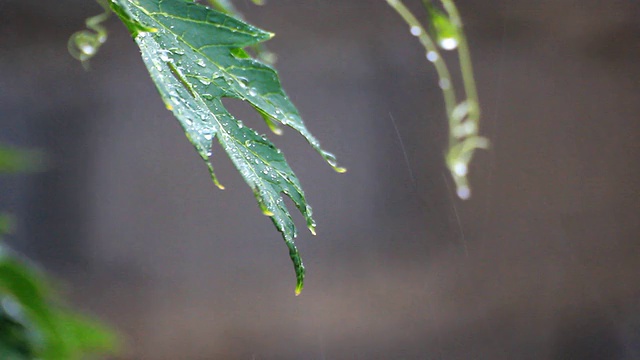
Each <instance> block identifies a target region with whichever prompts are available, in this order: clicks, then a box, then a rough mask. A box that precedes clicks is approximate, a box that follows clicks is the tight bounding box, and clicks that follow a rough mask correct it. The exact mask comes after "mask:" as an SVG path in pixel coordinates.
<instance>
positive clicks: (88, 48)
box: [80, 42, 98, 55]
mask: <svg viewBox="0 0 640 360" xmlns="http://www.w3.org/2000/svg"><path fill="white" fill-rule="evenodd" d="M80 51H82V53H83V54H85V55H95V53H96V52H97V51H98V48H97V47H96V46H94V45H93V44H90V43H88V42H85V43H82V44H80Z"/></svg>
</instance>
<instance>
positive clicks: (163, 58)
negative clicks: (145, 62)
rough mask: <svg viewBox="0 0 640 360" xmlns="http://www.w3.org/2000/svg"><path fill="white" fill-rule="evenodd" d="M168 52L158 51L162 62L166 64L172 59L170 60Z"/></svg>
mask: <svg viewBox="0 0 640 360" xmlns="http://www.w3.org/2000/svg"><path fill="white" fill-rule="evenodd" d="M167 53H168V51H167V50H160V51H158V55H159V56H160V60H162V61H164V62H168V61H170V60H171V59H170V58H169V55H167Z"/></svg>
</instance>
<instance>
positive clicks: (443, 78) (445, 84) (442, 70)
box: [386, 0, 458, 118]
mask: <svg viewBox="0 0 640 360" xmlns="http://www.w3.org/2000/svg"><path fill="white" fill-rule="evenodd" d="M386 1H387V3H388V4H389V6H391V7H392V8H393V9H394V10H395V11H396V12H397V13H398V14H399V15H400V16H401V17H402V19H403V20H404V21H405V22H406V23H407V25H409V28H410V29H411V33H412V34H413V35H414V36H417V37H418V40H419V41H420V43H421V44H422V46H424V48H425V50H426V54H433V55H434V59H435V60H434V61H432V62H433V65H434V67H435V68H436V72H437V73H438V78H439V84H440V88H441V89H442V95H443V96H444V103H445V107H446V110H447V117H448V118H451V115H452V113H453V109H454V108H455V106H456V104H457V103H458V100H457V99H456V92H455V89H454V86H453V81H452V79H451V73H450V72H449V68H448V67H447V64H446V63H445V62H444V60H443V58H442V55H441V54H440V50H439V49H438V46H437V45H436V43H435V42H434V41H433V39H432V38H431V36H430V35H429V33H428V32H426V31H425V29H424V27H423V26H422V24H420V22H419V21H418V19H416V17H415V16H414V15H413V14H412V13H411V11H410V10H409V9H408V8H407V7H406V6H405V5H404V3H403V2H402V1H401V0H386ZM415 29H417V30H415Z"/></svg>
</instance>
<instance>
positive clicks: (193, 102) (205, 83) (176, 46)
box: [112, 0, 345, 293]
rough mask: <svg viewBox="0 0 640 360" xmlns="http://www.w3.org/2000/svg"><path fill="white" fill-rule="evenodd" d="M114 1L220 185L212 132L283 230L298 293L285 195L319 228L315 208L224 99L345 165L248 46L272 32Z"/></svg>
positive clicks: (213, 14)
mask: <svg viewBox="0 0 640 360" xmlns="http://www.w3.org/2000/svg"><path fill="white" fill-rule="evenodd" d="M112 8H113V10H114V12H115V13H116V14H118V16H119V17H120V18H121V19H122V20H123V22H124V23H125V24H126V25H127V27H128V28H129V29H130V31H131V33H132V35H133V37H134V38H135V41H136V43H137V44H138V46H139V47H140V50H141V52H142V58H143V60H144V63H145V65H146V66H147V69H148V70H149V73H150V74H151V78H152V79H153V81H154V82H155V84H156V86H157V88H158V90H159V92H160V95H161V96H162V99H163V100H164V102H165V104H166V106H167V108H168V109H169V110H171V111H173V114H174V115H175V116H176V118H178V120H179V122H180V124H181V125H182V127H183V128H184V130H185V133H186V135H187V137H188V138H189V140H190V141H191V143H192V144H193V146H194V147H195V148H196V150H197V151H198V153H199V154H200V157H202V159H203V160H204V161H205V162H206V164H207V166H208V168H209V170H210V173H211V176H212V178H213V181H214V182H215V183H216V185H218V186H219V187H222V185H221V184H220V183H219V182H218V180H217V178H216V176H215V174H214V172H213V166H212V165H211V162H210V156H211V151H212V148H211V146H212V144H211V142H212V139H214V138H216V139H217V140H218V142H219V143H220V145H221V146H222V149H224V151H225V152H226V153H227V155H228V156H229V157H230V158H231V161H232V162H233V164H234V165H235V167H236V168H237V169H238V171H239V172H240V174H241V175H242V177H243V178H244V180H245V181H246V182H247V184H248V185H249V186H250V187H251V189H252V190H253V192H254V194H255V196H256V199H257V201H258V204H259V205H260V208H261V209H262V211H263V213H264V214H265V215H268V216H270V217H271V220H272V221H273V223H274V224H275V226H276V228H277V229H278V231H280V232H281V233H282V235H283V238H284V240H285V242H286V244H287V246H288V248H289V254H290V257H291V259H292V261H293V263H294V267H295V270H296V277H297V286H296V293H299V292H300V290H301V289H302V287H303V283H304V266H303V265H302V261H301V259H300V256H299V253H298V250H297V249H296V246H295V244H294V242H293V239H294V238H295V237H296V228H295V226H294V223H293V221H292V219H291V215H290V214H289V211H288V210H287V208H286V206H285V204H284V201H283V198H282V194H283V193H284V194H286V195H287V196H289V197H290V198H291V199H292V200H293V202H294V204H295V205H296V207H297V208H298V210H299V211H300V212H301V213H302V215H303V216H304V218H305V219H306V222H307V226H308V228H309V229H310V230H311V231H312V232H314V228H315V222H314V221H313V219H312V216H311V215H312V214H311V207H309V205H308V204H307V201H306V199H305V196H304V192H303V191H302V188H301V186H300V183H299V181H298V178H297V177H296V175H295V174H294V173H293V171H292V170H291V168H290V167H289V165H288V164H287V162H286V160H285V158H284V156H283V155H282V153H281V152H280V151H279V150H278V149H277V148H276V147H275V146H274V145H273V144H272V143H271V142H270V141H269V140H268V139H267V138H265V137H264V136H262V135H260V134H258V133H257V132H256V131H255V130H253V129H251V128H249V127H247V126H245V125H244V124H243V123H242V122H241V121H240V120H238V119H236V118H234V117H233V116H232V115H231V114H230V113H229V112H228V111H227V110H226V109H225V107H224V105H223V103H222V98H236V99H240V100H243V101H246V102H248V103H249V104H251V106H253V107H254V108H255V109H256V111H258V113H260V115H261V116H262V117H263V118H264V119H265V121H266V122H267V124H268V125H269V127H270V128H272V129H273V130H274V132H276V133H279V132H280V130H279V128H278V124H280V125H286V126H289V127H291V128H293V129H295V130H296V131H298V132H299V133H300V134H301V135H302V136H304V137H305V138H306V139H307V141H308V142H309V143H310V144H311V146H312V147H313V148H314V149H315V150H316V151H317V152H318V153H320V155H321V156H322V157H323V158H324V159H325V160H326V161H327V162H328V163H329V164H330V165H331V166H333V167H334V169H335V170H336V171H338V172H343V171H345V170H344V169H343V168H340V167H338V166H337V164H336V159H335V157H334V156H333V155H332V154H330V153H328V152H326V151H324V150H323V149H322V148H321V147H320V144H319V142H318V140H316V138H314V137H313V135H311V133H310V132H309V131H308V130H307V128H306V127H305V125H304V123H303V122H302V119H301V118H300V115H299V113H298V110H297V109H296V108H295V106H294V105H293V104H292V103H291V101H290V100H289V98H288V97H287V95H286V94H285V92H284V91H283V89H282V86H281V85H280V81H279V80H278V76H277V74H276V72H275V71H274V70H273V69H272V68H270V67H269V66H267V65H265V64H262V63H260V62H259V61H257V60H254V59H252V58H250V57H249V55H248V54H247V53H246V52H245V51H244V50H243V48H245V47H249V46H252V45H255V44H258V43H260V42H262V41H265V40H267V39H270V38H271V37H272V36H273V34H271V33H268V32H265V31H263V30H260V29H258V28H256V27H253V26H251V25H249V24H246V23H244V22H242V21H240V20H237V19H235V18H233V17H230V16H228V15H226V14H223V13H221V12H218V11H215V10H213V9H210V8H207V7H205V6H202V5H199V4H196V3H193V2H191V1H186V0H112Z"/></svg>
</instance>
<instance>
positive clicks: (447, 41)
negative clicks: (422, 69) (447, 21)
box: [439, 37, 458, 50]
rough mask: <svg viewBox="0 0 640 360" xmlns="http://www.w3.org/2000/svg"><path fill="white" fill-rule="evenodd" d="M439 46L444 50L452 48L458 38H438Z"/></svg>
mask: <svg viewBox="0 0 640 360" xmlns="http://www.w3.org/2000/svg"><path fill="white" fill-rule="evenodd" d="M439 43H440V47H441V48H443V49H445V50H454V49H455V48H457V47H458V39H456V38H453V37H447V38H443V39H440V42H439Z"/></svg>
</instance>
